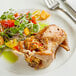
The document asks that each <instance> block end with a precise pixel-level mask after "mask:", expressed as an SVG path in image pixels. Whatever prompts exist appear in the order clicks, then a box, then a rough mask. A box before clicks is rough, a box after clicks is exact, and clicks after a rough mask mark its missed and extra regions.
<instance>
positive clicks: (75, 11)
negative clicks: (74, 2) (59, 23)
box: [64, 0, 76, 13]
mask: <svg viewBox="0 0 76 76" xmlns="http://www.w3.org/2000/svg"><path fill="white" fill-rule="evenodd" d="M64 3H65V4H66V5H67V6H68V7H69V8H70V9H71V10H72V11H73V12H74V13H76V10H74V9H73V8H72V6H71V5H70V4H69V3H68V2H67V1H66V0H65V1H64Z"/></svg>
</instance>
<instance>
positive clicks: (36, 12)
mask: <svg viewBox="0 0 76 76" xmlns="http://www.w3.org/2000/svg"><path fill="white" fill-rule="evenodd" d="M40 13H41V12H40V10H36V11H34V12H33V13H32V15H33V16H34V17H35V18H39V17H40Z"/></svg>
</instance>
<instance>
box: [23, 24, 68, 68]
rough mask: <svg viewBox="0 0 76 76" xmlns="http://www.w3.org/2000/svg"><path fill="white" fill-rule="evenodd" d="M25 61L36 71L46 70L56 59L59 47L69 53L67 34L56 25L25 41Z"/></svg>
mask: <svg viewBox="0 0 76 76" xmlns="http://www.w3.org/2000/svg"><path fill="white" fill-rule="evenodd" d="M24 44H25V49H27V50H24V51H25V60H26V61H27V62H28V63H29V65H30V66H31V67H34V68H36V69H39V68H45V67H47V66H49V64H50V63H51V62H52V61H53V59H54V58H55V53H56V50H57V48H58V47H59V46H61V47H63V48H64V49H65V50H67V51H69V46H68V43H67V34H66V33H65V32H64V30H63V29H61V28H60V27H58V26H56V25H49V26H47V27H45V28H44V29H42V30H41V31H40V32H38V33H37V34H36V35H35V36H31V37H29V38H27V39H26V40H25V41H24Z"/></svg>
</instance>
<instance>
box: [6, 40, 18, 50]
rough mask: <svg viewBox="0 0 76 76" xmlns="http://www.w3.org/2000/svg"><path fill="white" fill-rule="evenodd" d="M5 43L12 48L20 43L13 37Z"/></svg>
mask: <svg viewBox="0 0 76 76" xmlns="http://www.w3.org/2000/svg"><path fill="white" fill-rule="evenodd" d="M5 45H6V46H7V47H9V48H12V49H13V47H15V46H17V45H18V42H17V39H13V40H10V41H8V42H7V43H5Z"/></svg>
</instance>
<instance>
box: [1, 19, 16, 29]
mask: <svg viewBox="0 0 76 76" xmlns="http://www.w3.org/2000/svg"><path fill="white" fill-rule="evenodd" d="M14 22H15V20H2V21H1V25H2V26H3V27H5V28H7V27H13V26H14Z"/></svg>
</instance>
